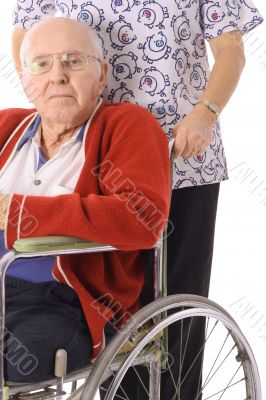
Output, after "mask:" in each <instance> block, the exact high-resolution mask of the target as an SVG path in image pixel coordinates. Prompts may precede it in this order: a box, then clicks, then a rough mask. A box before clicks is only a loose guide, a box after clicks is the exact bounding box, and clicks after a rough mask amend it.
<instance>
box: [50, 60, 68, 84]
mask: <svg viewBox="0 0 266 400" xmlns="http://www.w3.org/2000/svg"><path fill="white" fill-rule="evenodd" d="M50 80H51V82H53V83H66V82H67V81H68V74H67V72H66V70H65V68H64V66H63V64H62V62H61V61H60V59H59V58H54V61H53V65H52V68H51V71H50Z"/></svg>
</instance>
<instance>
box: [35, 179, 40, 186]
mask: <svg viewBox="0 0 266 400" xmlns="http://www.w3.org/2000/svg"><path fill="white" fill-rule="evenodd" d="M34 183H35V185H37V186H38V185H40V184H41V183H42V181H40V179H36V180H35V181H34Z"/></svg>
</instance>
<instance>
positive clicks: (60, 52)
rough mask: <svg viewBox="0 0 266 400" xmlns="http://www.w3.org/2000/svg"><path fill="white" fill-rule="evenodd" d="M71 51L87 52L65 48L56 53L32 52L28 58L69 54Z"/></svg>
mask: <svg viewBox="0 0 266 400" xmlns="http://www.w3.org/2000/svg"><path fill="white" fill-rule="evenodd" d="M69 53H74V54H75V53H86V51H82V50H64V51H59V52H56V53H53V52H51V53H35V54H31V55H30V56H29V57H28V58H36V57H43V56H51V55H57V54H69Z"/></svg>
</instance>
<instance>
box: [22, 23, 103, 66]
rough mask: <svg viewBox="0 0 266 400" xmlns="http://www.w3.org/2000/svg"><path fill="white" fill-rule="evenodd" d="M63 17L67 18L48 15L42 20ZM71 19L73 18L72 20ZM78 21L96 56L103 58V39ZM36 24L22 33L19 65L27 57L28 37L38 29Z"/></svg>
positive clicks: (85, 24)
mask: <svg viewBox="0 0 266 400" xmlns="http://www.w3.org/2000/svg"><path fill="white" fill-rule="evenodd" d="M55 18H56V19H65V20H69V18H65V17H48V18H46V19H45V20H44V21H48V20H52V19H53V20H54V19H55ZM72 21H73V20H72ZM78 23H79V24H80V26H82V29H83V30H84V33H85V34H86V35H88V41H89V42H90V43H92V45H93V46H94V50H95V52H96V56H97V57H98V58H100V59H101V60H103V58H104V49H103V41H102V39H101V37H100V36H99V35H98V33H97V32H96V31H95V30H94V29H92V28H91V27H90V26H88V24H87V23H86V22H84V21H78ZM38 25H39V23H36V24H34V25H33V26H32V28H31V29H29V30H28V31H27V32H26V34H25V35H24V38H23V41H22V43H21V47H20V61H21V65H22V66H23V65H24V61H25V60H26V58H27V52H28V48H29V41H30V37H31V35H32V33H34V31H35V30H36V29H38Z"/></svg>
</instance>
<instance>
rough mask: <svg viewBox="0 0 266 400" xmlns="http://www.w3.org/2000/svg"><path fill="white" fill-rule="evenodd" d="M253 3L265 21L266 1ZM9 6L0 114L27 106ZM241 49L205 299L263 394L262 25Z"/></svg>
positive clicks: (0, 19) (265, 63)
mask: <svg viewBox="0 0 266 400" xmlns="http://www.w3.org/2000/svg"><path fill="white" fill-rule="evenodd" d="M255 2H256V5H257V7H258V8H259V9H260V11H261V13H262V15H263V16H265V17H266V3H265V0H257V1H256V0H255ZM3 3H4V5H3ZM14 3H15V1H14V0H12V1H9V2H6V1H4V2H2V4H1V8H0V27H1V35H0V94H1V95H0V109H3V108H6V107H29V106H30V105H29V103H28V102H27V100H26V99H25V97H23V96H22V95H21V88H20V87H19V86H18V80H17V78H16V75H15V73H14V72H13V73H12V64H11V56H10V34H11V30H12V26H11V13H12V8H13V5H14ZM245 47H246V55H247V63H246V67H245V70H244V73H243V75H242V78H241V82H240V84H239V86H238V89H237V90H236V92H235V94H234V96H233V98H232V100H231V101H230V103H229V105H228V106H227V108H226V109H225V110H224V112H223V114H222V118H221V121H222V128H223V139H224V144H225V147H226V153H227V160H228V165H229V170H231V172H230V176H231V179H230V181H228V182H224V183H222V185H221V193H220V200H219V210H218V218H217V228H216V240H215V252H214V260H213V273H212V284H211V293H210V298H212V299H213V300H215V301H217V302H218V303H220V304H221V305H223V306H224V307H225V308H226V309H227V310H228V311H229V312H231V314H232V315H233V316H234V317H235V318H236V320H237V321H238V323H239V324H240V326H241V327H242V329H243V331H244V333H245V335H246V336H247V338H248V340H249V341H250V344H251V346H252V348H253V351H254V353H255V356H256V359H257V362H258V365H259V369H260V374H261V379H262V386H263V392H264V394H265V395H266V359H265V356H266V279H265V277H266V274H265V267H266V251H265V249H266V167H265V161H266V160H265V155H266V135H265V134H266V127H265V126H266V125H265V116H266V102H265V95H264V91H265V90H266V23H264V24H262V25H261V26H260V27H259V28H257V29H255V30H254V31H253V32H252V34H250V35H249V36H247V37H246V39H245ZM7 64H8V65H7ZM192 251H193V249H192Z"/></svg>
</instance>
